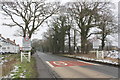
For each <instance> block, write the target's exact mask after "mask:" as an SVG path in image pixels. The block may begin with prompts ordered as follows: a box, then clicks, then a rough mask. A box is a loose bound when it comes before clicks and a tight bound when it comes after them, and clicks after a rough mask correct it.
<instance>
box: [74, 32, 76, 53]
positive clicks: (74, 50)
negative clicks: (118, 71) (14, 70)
mask: <svg viewBox="0 0 120 80" xmlns="http://www.w3.org/2000/svg"><path fill="white" fill-rule="evenodd" d="M75 47H76V31H75V30H74V52H75Z"/></svg>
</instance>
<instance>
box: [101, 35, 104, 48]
mask: <svg viewBox="0 0 120 80" xmlns="http://www.w3.org/2000/svg"><path fill="white" fill-rule="evenodd" d="M102 35H103V36H102V47H101V49H102V50H104V47H105V35H104V34H102Z"/></svg>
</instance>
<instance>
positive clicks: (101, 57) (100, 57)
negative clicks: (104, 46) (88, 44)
mask: <svg viewBox="0 0 120 80" xmlns="http://www.w3.org/2000/svg"><path fill="white" fill-rule="evenodd" d="M96 57H97V59H104V52H103V51H97V53H96Z"/></svg>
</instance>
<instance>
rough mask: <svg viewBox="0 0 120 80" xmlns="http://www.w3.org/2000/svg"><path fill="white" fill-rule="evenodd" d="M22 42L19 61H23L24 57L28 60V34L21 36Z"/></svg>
mask: <svg viewBox="0 0 120 80" xmlns="http://www.w3.org/2000/svg"><path fill="white" fill-rule="evenodd" d="M22 43H23V46H22V52H21V62H23V60H24V59H26V60H27V61H29V62H30V58H31V39H30V38H29V37H28V36H26V37H23V40H22Z"/></svg>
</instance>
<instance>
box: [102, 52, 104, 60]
mask: <svg viewBox="0 0 120 80" xmlns="http://www.w3.org/2000/svg"><path fill="white" fill-rule="evenodd" d="M102 59H104V52H103V51H102Z"/></svg>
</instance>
